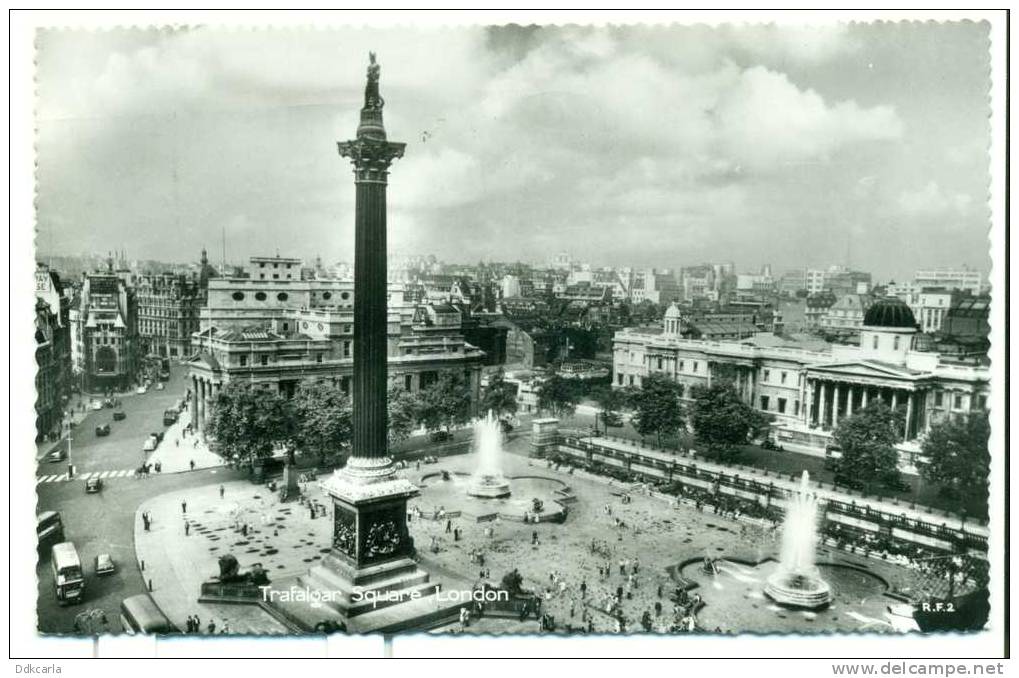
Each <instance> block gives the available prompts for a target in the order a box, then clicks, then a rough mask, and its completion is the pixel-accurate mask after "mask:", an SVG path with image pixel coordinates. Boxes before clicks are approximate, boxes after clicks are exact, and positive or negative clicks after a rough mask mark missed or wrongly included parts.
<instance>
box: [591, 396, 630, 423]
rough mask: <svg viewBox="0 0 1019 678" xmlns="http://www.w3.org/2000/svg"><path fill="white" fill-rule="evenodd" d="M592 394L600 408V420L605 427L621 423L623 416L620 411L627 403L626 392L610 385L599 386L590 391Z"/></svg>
mask: <svg viewBox="0 0 1019 678" xmlns="http://www.w3.org/2000/svg"><path fill="white" fill-rule="evenodd" d="M592 396H593V397H594V400H595V402H597V403H598V407H599V408H601V415H600V416H601V422H602V425H604V426H605V428H606V429H608V428H609V427H618V426H622V425H623V417H622V414H621V413H620V412H621V411H622V410H623V408H624V407H626V404H627V395H626V393H624V392H623V391H622V390H620V389H615V388H612V387H611V386H600V387H598V388H597V389H596V390H595V391H594V392H593V393H592ZM595 424H597V421H596V422H595ZM596 428H597V426H596Z"/></svg>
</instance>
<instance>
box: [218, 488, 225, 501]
mask: <svg viewBox="0 0 1019 678" xmlns="http://www.w3.org/2000/svg"><path fill="white" fill-rule="evenodd" d="M225 491H226V490H224V489H223V486H222V485H220V486H219V498H220V499H222V498H223V493H224V492H225Z"/></svg>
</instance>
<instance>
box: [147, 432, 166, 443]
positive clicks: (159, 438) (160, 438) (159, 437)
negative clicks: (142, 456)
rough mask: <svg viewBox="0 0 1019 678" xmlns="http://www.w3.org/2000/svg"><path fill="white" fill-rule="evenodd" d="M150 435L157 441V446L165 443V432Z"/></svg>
mask: <svg viewBox="0 0 1019 678" xmlns="http://www.w3.org/2000/svg"><path fill="white" fill-rule="evenodd" d="M149 435H150V436H152V437H153V438H155V439H156V445H158V444H159V443H161V442H163V432H162V431H158V432H156V433H150V434H149Z"/></svg>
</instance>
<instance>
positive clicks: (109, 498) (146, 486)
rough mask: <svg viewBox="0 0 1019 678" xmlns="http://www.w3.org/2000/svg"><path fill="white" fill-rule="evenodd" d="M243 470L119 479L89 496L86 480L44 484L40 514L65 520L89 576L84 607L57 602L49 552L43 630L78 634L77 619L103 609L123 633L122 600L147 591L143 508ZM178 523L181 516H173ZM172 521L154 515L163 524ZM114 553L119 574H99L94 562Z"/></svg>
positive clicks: (44, 556) (42, 577)
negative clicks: (140, 531) (138, 518)
mask: <svg viewBox="0 0 1019 678" xmlns="http://www.w3.org/2000/svg"><path fill="white" fill-rule="evenodd" d="M244 477H245V476H244V474H243V473H242V472H240V471H232V470H229V469H225V468H218V469H209V470H205V471H194V472H190V473H172V474H166V475H160V476H157V475H152V476H150V477H149V478H148V479H139V480H136V479H135V478H132V477H128V478H116V479H112V480H107V481H106V482H105V487H104V488H103V491H102V492H100V493H99V494H85V487H84V482H78V481H73V482H61V483H43V484H41V485H39V486H38V488H37V489H38V493H39V505H38V508H37V511H39V512H41V511H59V512H60V515H61V518H62V519H63V521H64V538H65V539H66V540H67V541H71V542H74V545H75V546H76V547H77V548H78V554H79V556H80V557H81V564H82V568H83V569H84V572H85V600H84V602H83V603H82V604H80V605H69V606H67V607H63V606H60V605H58V604H57V601H56V597H55V595H54V589H53V572H52V570H51V569H50V556H49V550H48V548H47V549H45V550H44V551H43V552H42V553H41V554H40V557H39V562H38V564H37V565H36V577H37V581H38V601H39V605H38V613H39V630H40V631H41V632H43V633H72V632H73V631H74V618H75V616H76V615H78V614H79V613H81V612H84V611H86V610H91V609H101V610H103V611H104V612H105V613H106V617H107V619H108V620H109V623H110V630H111V631H119V630H120V622H119V621H118V615H119V612H118V610H119V606H120V601H121V600H123V599H124V598H128V597H130V596H133V595H136V594H139V593H144V592H145V588H146V584H145V582H144V580H143V578H142V572H141V571H140V570H139V567H138V563H137V562H136V560H135V548H134V529H133V528H134V519H135V512H136V511H137V509H138V506H139V505H140V504H141V503H142V502H143V501H144V500H146V499H147V498H149V497H151V496H153V495H157V494H161V493H164V492H171V491H176V490H179V491H180V492H181V497H182V498H183V497H186V496H187V491H188V490H189V489H191V488H194V487H199V486H201V485H207V484H210V483H221V482H224V481H227V480H236V479H238V478H244ZM173 518H174V519H176V518H177V516H173ZM163 519H167V520H169V519H170V517H169V516H166V517H165V518H164V517H163V516H153V520H155V521H159V520H163ZM100 553H109V554H110V555H111V556H113V560H114V562H115V563H116V565H117V572H116V573H115V574H112V575H107V576H104V577H97V576H95V572H94V570H95V564H94V560H95V557H96V555H98V554H100Z"/></svg>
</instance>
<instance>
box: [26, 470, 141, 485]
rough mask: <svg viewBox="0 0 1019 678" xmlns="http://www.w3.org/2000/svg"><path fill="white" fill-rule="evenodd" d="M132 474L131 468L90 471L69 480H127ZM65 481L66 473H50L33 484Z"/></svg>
mask: <svg viewBox="0 0 1019 678" xmlns="http://www.w3.org/2000/svg"><path fill="white" fill-rule="evenodd" d="M134 472H135V469H133V468H126V469H120V470H117V471H92V472H90V473H82V474H81V475H79V476H75V477H74V478H71V480H81V481H85V480H89V479H90V478H127V477H128V476H132V475H134ZM66 480H67V474H66V473H61V474H55V473H50V474H47V475H44V476H39V477H38V478H36V479H35V484H36V485H41V484H42V483H62V482H64V481H66Z"/></svg>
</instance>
